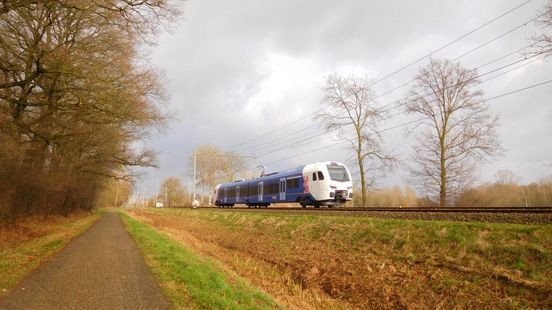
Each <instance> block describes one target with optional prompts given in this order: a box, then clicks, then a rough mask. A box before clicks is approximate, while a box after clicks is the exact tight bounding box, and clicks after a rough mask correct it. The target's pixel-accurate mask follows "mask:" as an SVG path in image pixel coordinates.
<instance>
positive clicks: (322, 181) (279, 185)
mask: <svg viewBox="0 0 552 310" xmlns="http://www.w3.org/2000/svg"><path fill="white" fill-rule="evenodd" d="M352 198H353V183H352V182H351V174H350V173H349V170H348V169H347V167H345V165H343V164H341V163H336V162H317V163H313V164H308V165H304V166H301V167H297V168H294V169H289V170H286V171H282V172H275V173H270V174H267V175H262V176H260V177H259V178H256V179H253V180H241V181H234V182H232V183H224V184H219V185H217V186H216V187H215V205H217V206H219V207H233V206H234V205H236V204H245V205H247V206H248V207H268V206H269V205H270V204H276V203H299V204H301V206H302V207H303V208H305V207H306V206H309V205H310V206H314V207H315V208H319V207H320V206H329V207H332V206H338V205H341V204H343V203H345V202H347V201H349V200H351V199H352Z"/></svg>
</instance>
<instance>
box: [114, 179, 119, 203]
mask: <svg viewBox="0 0 552 310" xmlns="http://www.w3.org/2000/svg"><path fill="white" fill-rule="evenodd" d="M115 188H116V190H115V205H114V207H115V208H117V203H118V202H119V180H117V183H116V184H115Z"/></svg>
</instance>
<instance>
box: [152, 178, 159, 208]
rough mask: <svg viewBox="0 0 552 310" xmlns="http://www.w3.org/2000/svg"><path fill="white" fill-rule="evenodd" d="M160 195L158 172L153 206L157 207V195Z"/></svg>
mask: <svg viewBox="0 0 552 310" xmlns="http://www.w3.org/2000/svg"><path fill="white" fill-rule="evenodd" d="M158 195H159V175H157V173H156V180H155V196H154V199H153V206H154V207H155V208H157V196H158Z"/></svg>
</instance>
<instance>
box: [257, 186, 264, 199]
mask: <svg viewBox="0 0 552 310" xmlns="http://www.w3.org/2000/svg"><path fill="white" fill-rule="evenodd" d="M257 186H258V189H259V193H258V196H259V197H258V198H259V201H263V182H259V184H258V185H257Z"/></svg>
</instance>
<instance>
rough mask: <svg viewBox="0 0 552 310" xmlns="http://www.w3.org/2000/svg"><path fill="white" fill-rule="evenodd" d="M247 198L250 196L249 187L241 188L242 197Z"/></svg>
mask: <svg viewBox="0 0 552 310" xmlns="http://www.w3.org/2000/svg"><path fill="white" fill-rule="evenodd" d="M246 196H248V193H247V187H246V186H241V187H240V197H246Z"/></svg>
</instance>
